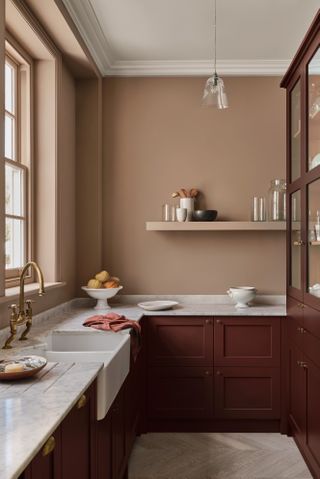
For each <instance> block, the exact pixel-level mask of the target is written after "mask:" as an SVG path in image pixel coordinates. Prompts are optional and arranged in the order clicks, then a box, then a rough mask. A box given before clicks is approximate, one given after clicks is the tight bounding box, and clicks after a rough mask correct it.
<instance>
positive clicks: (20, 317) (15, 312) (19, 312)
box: [2, 261, 45, 349]
mask: <svg viewBox="0 0 320 479" xmlns="http://www.w3.org/2000/svg"><path fill="white" fill-rule="evenodd" d="M30 267H33V268H34V269H35V271H36V273H37V276H38V283H39V296H43V295H44V293H45V290H44V281H43V274H42V271H41V269H40V268H39V266H38V265H37V263H35V262H34V261H29V263H27V264H26V265H25V266H24V267H23V269H22V271H21V274H20V294H19V309H17V305H16V304H12V305H11V306H10V309H11V314H10V336H9V338H8V339H7V340H6V342H5V344H4V346H3V348H2V349H11V348H12V346H11V343H12V341H13V340H14V338H15V336H16V334H17V327H18V326H20V325H21V324H26V328H25V330H24V331H23V332H22V334H21V336H20V338H19V339H20V341H23V340H25V339H28V338H27V335H28V333H29V331H30V329H31V326H32V307H31V303H32V301H31V300H30V299H27V300H26V301H25V300H24V279H25V276H26V273H27V271H28V269H29V268H30ZM25 304H26V305H27V306H26V309H25Z"/></svg>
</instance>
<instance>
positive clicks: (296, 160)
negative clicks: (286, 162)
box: [290, 79, 301, 181]
mask: <svg viewBox="0 0 320 479" xmlns="http://www.w3.org/2000/svg"><path fill="white" fill-rule="evenodd" d="M290 110H291V125H290V143H291V147H290V150H291V151H290V159H291V168H290V171H291V173H290V174H291V178H290V180H291V181H294V180H296V179H297V178H299V177H300V175H301V81H300V79H299V80H298V82H297V83H296V84H295V86H294V88H293V89H292V90H291V92H290Z"/></svg>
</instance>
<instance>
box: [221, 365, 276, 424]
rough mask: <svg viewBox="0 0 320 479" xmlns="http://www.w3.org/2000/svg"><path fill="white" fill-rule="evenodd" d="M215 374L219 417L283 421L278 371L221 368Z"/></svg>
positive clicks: (269, 369)
mask: <svg viewBox="0 0 320 479" xmlns="http://www.w3.org/2000/svg"><path fill="white" fill-rule="evenodd" d="M214 374H215V416H216V417H217V418H225V419H278V418H280V370H279V369H277V368H238V367H237V368H233V367H222V368H215V370H214Z"/></svg>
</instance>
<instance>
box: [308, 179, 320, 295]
mask: <svg viewBox="0 0 320 479" xmlns="http://www.w3.org/2000/svg"><path fill="white" fill-rule="evenodd" d="M307 271H308V275H307V292H308V293H310V294H312V295H313V296H316V297H318V298H320V179H318V180H316V181H313V182H312V183H310V184H309V185H308V268H307Z"/></svg>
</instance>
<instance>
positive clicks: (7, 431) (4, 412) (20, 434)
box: [0, 300, 286, 479]
mask: <svg viewBox="0 0 320 479" xmlns="http://www.w3.org/2000/svg"><path fill="white" fill-rule="evenodd" d="M111 311H113V312H116V313H118V314H123V315H125V316H126V317H127V318H129V319H133V320H136V321H139V320H140V319H141V318H142V317H143V316H155V315H161V316H239V317H248V316H285V315H286V307H285V305H281V304H280V305H272V304H271V305H263V304H257V305H255V306H252V307H250V308H246V309H236V308H235V307H234V306H233V305H231V304H216V303H213V304H211V303H207V304H196V303H191V304H187V303H182V304H180V305H178V306H176V307H175V308H174V309H172V310H169V311H161V312H159V311H157V312H149V311H144V310H142V309H141V308H139V307H138V306H136V305H130V304H115V305H113V307H112V310H111ZM93 314H97V312H96V311H95V310H93V309H92V308H90V307H88V302H87V301H86V300H84V301H82V300H80V301H78V300H76V301H75V302H72V303H69V304H67V305H64V307H58V308H54V309H53V310H51V311H49V312H45V313H42V314H40V315H38V316H36V317H35V318H34V326H33V328H32V330H31V334H30V339H28V340H27V341H25V342H24V344H23V347H21V346H20V344H19V343H18V342H17V341H15V342H14V343H13V346H14V349H12V350H8V351H1V353H0V357H1V358H2V359H3V358H5V357H12V356H17V355H23V354H37V352H38V353H41V351H43V350H44V349H46V346H47V341H48V336H49V335H50V334H51V333H52V332H53V331H55V332H57V331H61V332H63V331H69V332H70V331H71V332H72V331H74V332H78V333H79V332H84V333H87V334H91V333H96V332H97V331H96V330H94V329H90V328H85V327H84V326H83V325H82V323H83V322H84V320H85V319H87V318H88V317H90V316H91V315H93ZM100 333H101V334H104V332H102V331H101V332H100ZM120 334H128V331H123V332H121V333H120ZM7 335H8V331H7V330H2V331H0V342H1V344H2V343H3V342H4V340H5V338H6V337H7ZM101 366H102V364H100V363H85V364H81V365H80V364H75V363H72V364H63V363H48V365H47V366H46V367H45V368H44V369H43V370H42V371H41V372H40V373H39V375H38V376H37V377H35V378H33V379H29V380H25V381H22V382H19V383H5V382H2V383H0V441H1V444H2V447H1V448H0V477H1V479H16V478H17V477H18V476H19V474H21V472H22V471H23V470H24V469H25V467H26V466H27V465H28V464H29V463H30V461H31V460H32V458H33V457H34V456H35V455H36V454H37V452H38V451H39V450H40V448H41V447H42V445H43V444H44V443H45V441H46V440H47V439H48V437H49V436H50V435H51V434H52V432H53V431H54V430H55V429H56V428H57V426H58V425H59V424H60V423H61V421H62V420H63V418H64V417H65V416H66V415H67V414H68V412H69V411H70V410H71V409H72V407H73V406H74V404H75V403H76V402H77V400H78V399H79V397H80V396H81V394H82V393H83V392H84V391H85V390H86V389H87V388H88V386H89V385H90V384H91V383H92V382H93V381H94V379H95V378H96V376H97V375H98V372H99V370H100V368H101Z"/></svg>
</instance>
